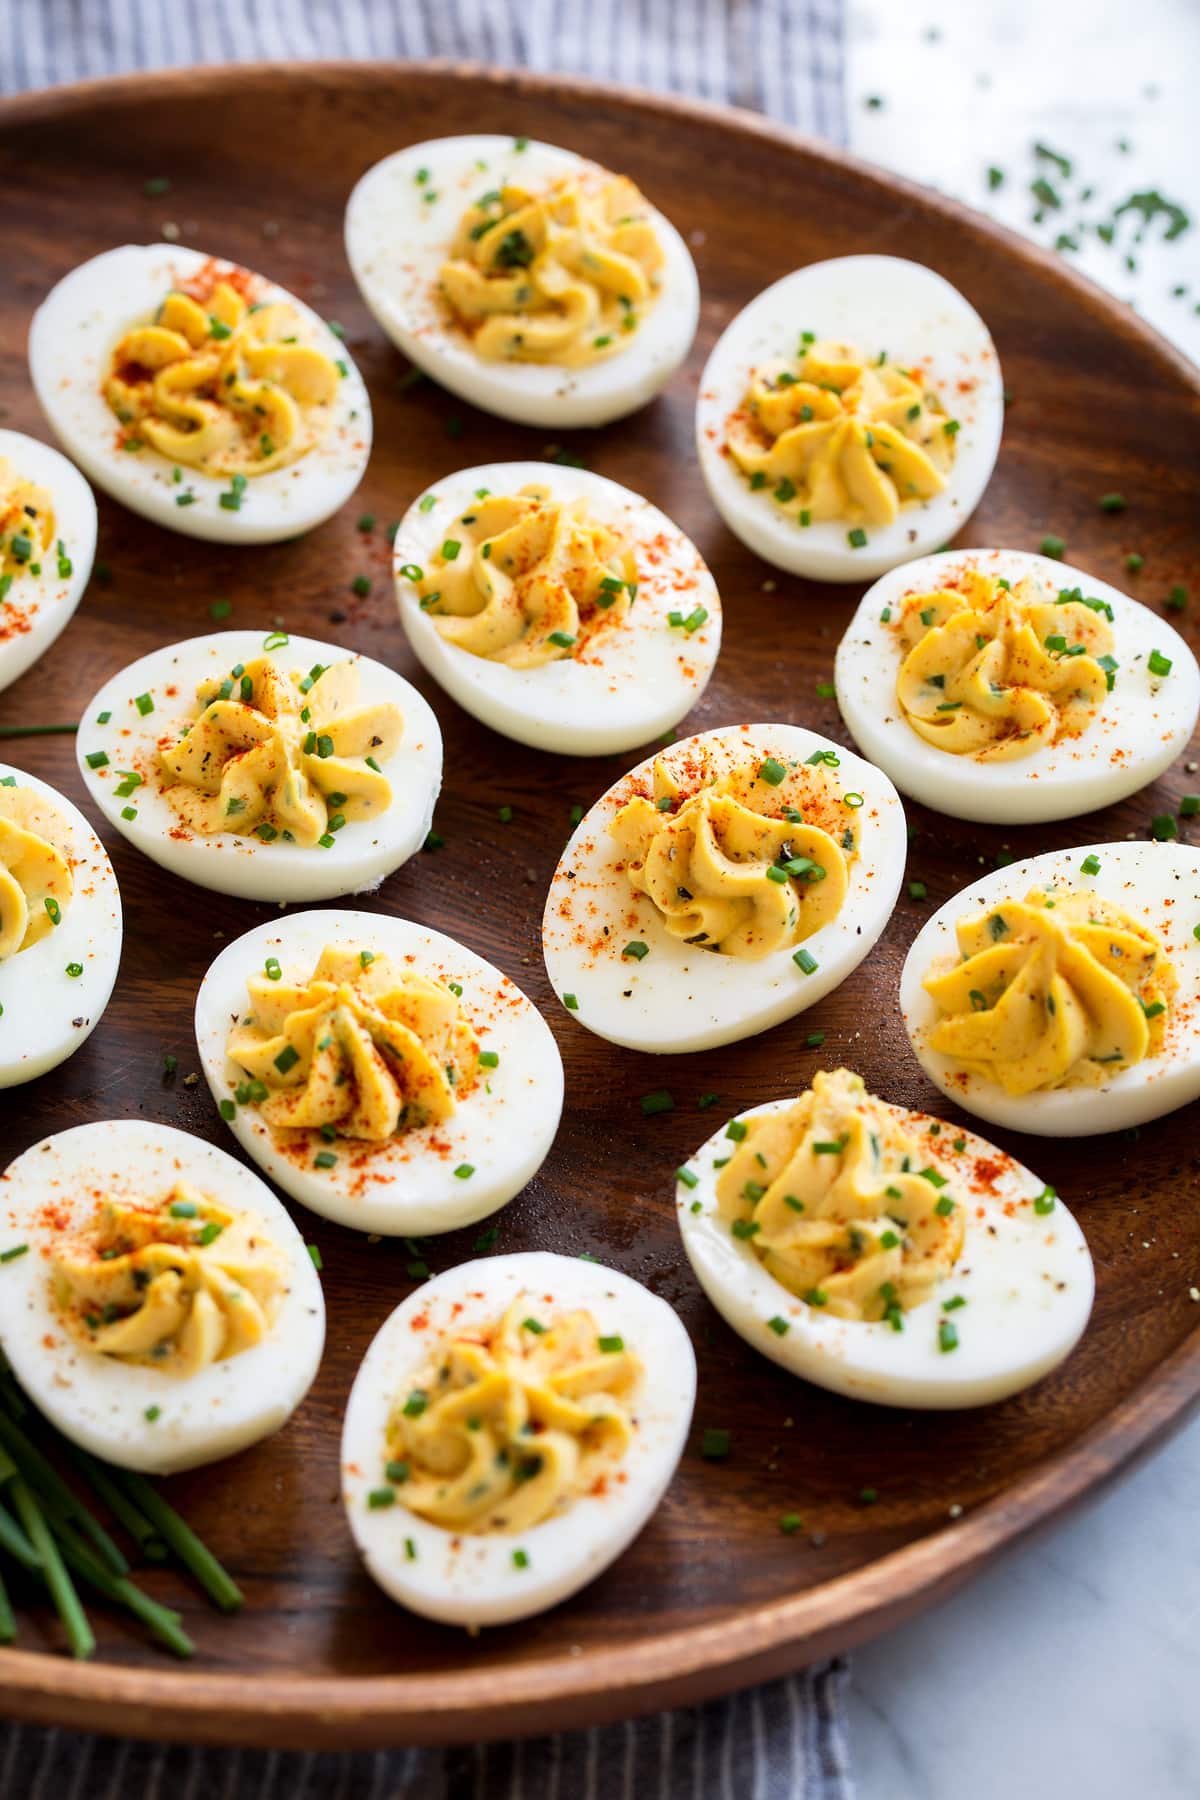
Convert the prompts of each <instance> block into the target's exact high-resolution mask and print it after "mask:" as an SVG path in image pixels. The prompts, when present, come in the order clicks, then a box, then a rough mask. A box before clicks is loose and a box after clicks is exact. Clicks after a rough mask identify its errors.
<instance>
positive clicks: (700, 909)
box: [609, 757, 861, 957]
mask: <svg viewBox="0 0 1200 1800" xmlns="http://www.w3.org/2000/svg"><path fill="white" fill-rule="evenodd" d="M814 781H815V777H814V775H813V771H812V770H810V769H808V768H807V767H806V768H805V769H804V771H803V776H802V777H801V774H800V771H797V770H792V771H790V772H789V771H788V770H787V769H786V768H785V767H784V765H783V764H782V763H778V762H776V761H775V760H774V759H773V758H767V759H765V760H764V761H763V762H761V763H756V764H747V765H745V766H743V767H740V768H737V769H734V770H731V771H730V772H729V773H728V774H725V775H722V776H719V777H718V778H717V779H716V780H714V781H712V782H711V783H710V784H709V785H707V786H703V787H700V788H699V789H698V790H697V791H696V792H695V793H693V794H692V795H691V796H690V798H687V799H684V798H683V793H682V789H681V787H680V784H679V783H678V782H677V780H676V779H675V778H674V777H673V776H672V774H671V772H670V770H669V769H668V767H667V766H666V763H665V761H664V759H663V758H662V757H659V758H658V759H657V761H656V762H655V765H654V799H653V801H651V800H647V799H646V798H645V797H644V796H643V795H640V794H639V795H636V796H635V797H634V798H633V799H632V800H630V801H629V802H628V803H627V804H626V805H625V806H623V807H622V808H621V810H620V812H618V814H617V816H616V818H615V819H614V820H613V822H612V825H611V826H610V827H609V835H610V836H611V837H613V838H615V840H616V842H617V843H618V844H619V845H620V847H621V849H622V851H623V852H624V854H625V857H626V863H625V873H626V875H627V877H628V879H629V884H630V886H631V887H632V888H633V890H634V892H635V893H637V894H645V895H646V896H647V897H648V898H649V899H650V900H651V901H653V903H654V907H655V910H656V912H657V913H658V915H659V917H660V919H661V920H662V923H663V924H664V926H665V927H666V929H667V931H668V932H670V934H671V936H672V937H677V938H682V939H683V941H684V943H687V944H701V945H703V946H704V947H705V948H706V949H710V950H719V951H723V952H724V953H725V954H726V955H728V956H743V957H759V956H769V955H770V954H771V952H772V951H775V950H782V949H785V948H788V947H790V946H791V945H793V944H798V943H801V942H802V941H803V940H804V939H805V938H807V937H811V936H812V934H813V933H814V932H815V931H819V930H820V929H821V927H822V925H826V924H828V922H829V920H830V919H833V918H835V917H836V916H837V913H838V912H839V911H840V909H841V906H842V902H843V901H844V900H845V898H846V891H847V887H848V885H849V877H848V858H850V857H853V856H854V854H855V853H856V851H855V845H856V841H857V834H856V828H855V826H854V825H853V823H852V822H850V821H851V820H852V812H850V811H847V813H846V820H847V823H846V825H845V827H844V829H843V830H842V838H841V843H840V844H839V843H838V842H837V841H836V840H835V838H834V837H832V836H831V835H830V833H829V832H828V831H826V830H824V829H823V828H822V827H821V826H820V825H817V824H814V823H809V822H806V820H805V815H804V812H803V810H802V806H801V805H800V804H797V802H802V803H807V801H808V799H809V797H810V794H811V790H812V786H813V783H814ZM822 785H825V784H822ZM850 798H851V800H853V801H856V802H857V803H858V804H859V805H861V796H859V795H853V796H851V797H850ZM838 804H839V802H838V801H837V799H836V797H835V796H834V795H833V794H832V792H830V793H828V794H826V795H825V796H824V806H825V808H826V809H827V810H833V808H834V807H835V806H836V805H838ZM843 846H844V847H843Z"/></svg>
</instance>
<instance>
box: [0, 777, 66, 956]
mask: <svg viewBox="0 0 1200 1800" xmlns="http://www.w3.org/2000/svg"><path fill="white" fill-rule="evenodd" d="M63 837H64V827H63V821H62V819H61V818H60V817H59V815H58V813H57V812H55V810H54V808H53V807H52V806H50V805H49V804H48V803H47V802H46V801H45V800H43V799H42V797H41V795H40V794H35V793H33V792H32V791H31V790H30V789H29V788H19V787H5V786H4V785H3V784H0V962H3V961H4V959H5V958H6V957H9V956H15V955H16V954H17V952H18V951H20V950H28V948H29V946H30V945H31V944H36V943H38V942H40V940H41V939H42V938H44V937H48V936H49V935H50V933H51V932H52V931H53V930H54V928H55V926H56V925H57V924H59V922H60V921H61V919H62V916H63V914H64V913H65V912H66V910H67V906H68V904H69V902H70V899H71V895H72V893H73V892H74V888H75V884H74V881H73V879H72V876H71V865H70V863H69V862H68V860H67V858H66V857H65V856H64V855H63V853H62V851H61V850H60V849H59V848H58V846H57V844H56V843H55V839H56V838H57V839H59V840H60V841H61V840H62V839H63Z"/></svg>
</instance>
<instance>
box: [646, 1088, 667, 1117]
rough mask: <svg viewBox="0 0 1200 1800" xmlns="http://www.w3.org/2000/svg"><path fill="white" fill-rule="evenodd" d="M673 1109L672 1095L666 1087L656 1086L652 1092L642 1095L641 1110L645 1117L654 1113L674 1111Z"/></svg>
mask: <svg viewBox="0 0 1200 1800" xmlns="http://www.w3.org/2000/svg"><path fill="white" fill-rule="evenodd" d="M674 1110H675V1100H674V1096H673V1095H671V1094H669V1093H668V1092H667V1090H666V1088H658V1089H656V1090H655V1092H654V1093H652V1094H643V1095H642V1111H643V1112H644V1113H645V1115H646V1117H647V1118H651V1117H653V1115H654V1114H655V1113H664V1112H674Z"/></svg>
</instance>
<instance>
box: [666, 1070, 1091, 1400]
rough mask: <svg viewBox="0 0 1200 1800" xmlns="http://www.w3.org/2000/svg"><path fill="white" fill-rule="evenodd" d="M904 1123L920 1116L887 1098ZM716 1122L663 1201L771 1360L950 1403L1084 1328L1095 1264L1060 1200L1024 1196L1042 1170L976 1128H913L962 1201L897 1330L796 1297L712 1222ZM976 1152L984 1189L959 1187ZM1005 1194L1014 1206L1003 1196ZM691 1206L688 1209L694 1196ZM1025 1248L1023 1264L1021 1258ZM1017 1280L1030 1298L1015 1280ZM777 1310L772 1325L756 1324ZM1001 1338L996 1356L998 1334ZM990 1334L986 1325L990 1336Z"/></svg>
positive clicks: (855, 1387)
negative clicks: (948, 1257)
mask: <svg viewBox="0 0 1200 1800" xmlns="http://www.w3.org/2000/svg"><path fill="white" fill-rule="evenodd" d="M794 1104H795V1099H794V1098H792V1097H789V1098H787V1099H784V1100H770V1101H767V1102H766V1103H765V1104H764V1105H761V1106H752V1107H749V1108H748V1109H747V1110H746V1111H745V1112H742V1113H739V1114H737V1115H736V1117H738V1118H740V1119H750V1118H754V1117H756V1116H758V1115H760V1114H763V1113H774V1112H782V1111H784V1110H786V1109H787V1108H788V1107H790V1106H793V1105H794ZM889 1110H890V1111H891V1112H893V1113H894V1114H895V1115H896V1117H897V1118H898V1119H899V1120H900V1121H901V1123H902V1124H904V1125H906V1126H909V1127H911V1126H912V1125H913V1124H914V1122H915V1121H920V1120H921V1119H922V1118H924V1117H925V1115H921V1114H916V1115H914V1114H912V1113H911V1112H910V1111H909V1110H908V1109H907V1108H905V1107H901V1106H892V1107H890V1108H889ZM952 1139H958V1140H965V1149H964V1151H963V1153H962V1157H961V1161H960V1159H959V1157H958V1156H957V1155H954V1156H949V1155H947V1149H948V1145H949V1142H950V1141H951V1140H952ZM729 1149H730V1145H729V1141H728V1139H727V1137H726V1126H725V1125H722V1127H721V1128H720V1130H719V1131H716V1132H714V1133H713V1135H712V1137H710V1138H708V1139H707V1140H706V1141H705V1143H703V1144H702V1145H701V1146H700V1148H699V1149H698V1150H697V1151H696V1152H695V1153H694V1154H693V1155H692V1156H690V1157H688V1158H687V1161H686V1163H685V1164H684V1167H685V1168H687V1169H689V1170H691V1171H692V1173H693V1174H695V1175H697V1176H698V1177H699V1181H698V1184H697V1185H696V1186H695V1187H688V1186H687V1185H686V1184H685V1183H684V1182H682V1181H680V1182H677V1183H676V1188H675V1210H676V1217H677V1219H678V1223H679V1230H680V1235H681V1237H682V1239H683V1247H684V1250H685V1251H686V1253H687V1257H688V1260H689V1262H690V1263H691V1265H692V1269H693V1270H694V1272H695V1275H696V1278H697V1279H698V1281H699V1282H700V1285H701V1286H702V1287H703V1289H704V1291H705V1293H706V1294H707V1295H708V1297H709V1299H710V1300H711V1301H712V1303H713V1305H714V1306H715V1307H716V1309H717V1311H718V1312H719V1313H720V1314H721V1316H722V1318H723V1319H724V1320H725V1322H726V1323H727V1324H728V1325H729V1326H731V1327H732V1329H733V1330H734V1331H736V1332H737V1333H738V1335H739V1336H740V1337H742V1338H744V1340H745V1341H746V1343H747V1344H749V1345H750V1347H751V1349H753V1350H757V1351H759V1352H760V1354H761V1355H763V1356H767V1357H769V1358H770V1359H771V1361H772V1362H775V1363H779V1364H780V1365H781V1366H782V1367H783V1368H785V1369H787V1370H788V1371H789V1372H790V1373H791V1374H793V1375H798V1376H800V1377H801V1378H802V1379H804V1380H806V1381H811V1382H814V1383H815V1384H816V1385H817V1386H818V1387H823V1388H828V1389H829V1390H830V1391H831V1392H833V1393H836V1394H844V1395H846V1396H847V1397H848V1398H850V1399H853V1400H866V1401H872V1402H875V1403H876V1404H880V1405H885V1406H911V1407H922V1408H928V1409H950V1408H958V1407H967V1406H985V1405H989V1404H991V1403H992V1402H993V1401H996V1400H1002V1399H1004V1398H1006V1397H1007V1396H1008V1395H1009V1394H1014V1393H1017V1392H1018V1391H1019V1390H1020V1389H1021V1388H1024V1387H1028V1386H1030V1385H1031V1383H1033V1382H1035V1381H1038V1380H1040V1379H1041V1378H1042V1376H1043V1375H1046V1374H1048V1373H1049V1371H1050V1370H1051V1369H1053V1368H1055V1367H1056V1366H1057V1365H1058V1364H1059V1363H1060V1362H1062V1361H1063V1359H1064V1358H1065V1357H1067V1356H1068V1355H1069V1354H1070V1352H1071V1351H1072V1350H1073V1349H1074V1347H1075V1345H1076V1344H1077V1343H1078V1341H1079V1339H1080V1337H1081V1336H1082V1335H1083V1331H1084V1328H1085V1327H1086V1325H1087V1322H1088V1317H1089V1314H1090V1312H1091V1306H1092V1297H1093V1293H1094V1290H1095V1273H1094V1269H1093V1265H1092V1258H1091V1254H1090V1252H1089V1250H1088V1247H1087V1242H1086V1240H1085V1238H1084V1235H1083V1233H1082V1231H1081V1230H1080V1228H1079V1225H1078V1222H1077V1221H1076V1219H1075V1218H1074V1216H1073V1214H1072V1213H1071V1212H1070V1211H1068V1209H1067V1207H1066V1206H1064V1204H1063V1202H1062V1201H1061V1200H1060V1199H1056V1201H1055V1204H1054V1208H1053V1210H1052V1211H1051V1212H1049V1213H1047V1214H1046V1215H1044V1217H1040V1216H1038V1215H1036V1214H1035V1213H1034V1212H1033V1209H1032V1201H1033V1198H1034V1197H1035V1196H1036V1195H1039V1194H1040V1193H1041V1192H1042V1189H1043V1185H1044V1184H1043V1183H1042V1182H1041V1181H1040V1180H1039V1179H1038V1177H1037V1176H1036V1175H1034V1174H1032V1173H1031V1172H1030V1171H1029V1170H1028V1169H1027V1168H1025V1167H1023V1165H1022V1164H1020V1163H1018V1162H1015V1161H1012V1160H1010V1159H1009V1158H1008V1157H1003V1156H1001V1155H1000V1153H998V1152H997V1151H996V1150H995V1148H994V1147H993V1146H992V1145H991V1144H989V1143H988V1142H987V1141H986V1139H983V1138H980V1137H977V1136H976V1134H975V1133H974V1132H972V1131H968V1130H966V1129H963V1128H960V1127H958V1126H949V1125H947V1126H945V1127H943V1131H942V1134H941V1138H940V1139H939V1137H937V1136H934V1137H932V1138H930V1137H928V1136H927V1137H926V1138H925V1139H924V1140H923V1151H924V1152H925V1153H927V1154H928V1156H929V1158H930V1161H931V1162H932V1163H934V1164H935V1165H937V1166H940V1167H941V1169H942V1171H943V1173H944V1174H946V1175H947V1176H949V1178H950V1183H951V1185H950V1187H949V1188H948V1189H947V1191H948V1192H950V1193H951V1194H953V1195H955V1196H956V1198H957V1199H958V1201H959V1204H960V1205H962V1206H963V1207H964V1212H965V1236H964V1240H963V1249H962V1253H961V1255H960V1257H959V1259H958V1261H957V1263H956V1264H955V1265H954V1269H953V1271H952V1272H951V1273H950V1274H949V1275H948V1276H947V1277H946V1279H945V1281H944V1282H943V1283H941V1284H940V1285H939V1287H938V1289H937V1290H936V1291H935V1293H934V1294H933V1295H932V1296H931V1298H930V1299H929V1300H927V1301H925V1302H924V1303H923V1304H922V1305H920V1306H916V1307H913V1308H911V1309H910V1310H908V1311H906V1312H905V1314H904V1329H903V1330H902V1331H899V1332H897V1331H894V1330H893V1329H892V1327H891V1325H890V1324H888V1323H887V1321H886V1320H880V1321H877V1322H869V1321H866V1320H862V1319H840V1318H835V1317H833V1316H832V1315H830V1314H827V1313H823V1312H821V1311H820V1310H819V1309H818V1308H816V1307H812V1306H809V1305H807V1304H806V1303H805V1302H804V1301H803V1300H800V1299H797V1297H796V1296H795V1295H794V1294H792V1293H791V1292H790V1290H789V1289H788V1288H786V1287H784V1285H783V1284H782V1282H779V1281H776V1280H775V1278H774V1276H773V1275H771V1274H770V1273H769V1272H768V1270H767V1269H766V1268H765V1266H764V1265H763V1263H762V1262H761V1261H760V1260H759V1258H758V1257H757V1256H756V1255H755V1253H754V1250H753V1247H752V1245H751V1244H750V1243H749V1242H748V1241H742V1240H739V1239H737V1238H735V1237H734V1236H733V1234H732V1232H730V1231H729V1230H728V1229H727V1228H726V1227H725V1226H724V1225H723V1224H722V1222H721V1220H720V1215H719V1212H718V1205H717V1192H716V1188H717V1173H718V1172H717V1171H716V1170H715V1169H714V1168H713V1161H714V1158H720V1157H724V1156H727V1155H728V1153H729ZM976 1159H983V1160H985V1161H987V1162H988V1163H989V1164H992V1163H995V1162H996V1161H997V1160H998V1161H1000V1162H1001V1164H1002V1168H1001V1171H1000V1173H999V1174H998V1175H996V1177H995V1180H994V1184H993V1190H994V1191H992V1192H990V1193H989V1192H984V1193H979V1192H976V1191H974V1190H972V1189H968V1191H967V1192H964V1190H963V1188H962V1187H961V1186H960V1185H958V1184H957V1183H956V1182H955V1172H956V1170H959V1171H961V1169H962V1168H963V1166H964V1165H965V1166H967V1167H969V1166H970V1165H971V1164H972V1163H973V1162H974V1161H975V1160H976ZM1012 1203H1016V1204H1017V1205H1018V1206H1019V1207H1020V1211H1019V1213H1015V1212H1014V1213H1013V1214H1011V1215H1010V1214H1009V1213H1008V1212H1007V1211H1006V1207H1007V1206H1009V1205H1010V1204H1012ZM695 1206H699V1208H700V1210H699V1211H698V1212H694V1211H693V1210H692V1209H693V1207H695ZM1026 1258H1029V1259H1030V1266H1029V1269H1028V1271H1026V1269H1025V1268H1024V1267H1023V1264H1024V1262H1025V1259H1026ZM1022 1277H1024V1278H1025V1279H1027V1282H1028V1291H1029V1297H1030V1300H1031V1302H1032V1303H1031V1304H1025V1303H1024V1302H1023V1301H1022V1298H1021V1292H1020V1288H1019V1286H1018V1285H1017V1283H1019V1280H1020V1279H1021V1278H1022ZM957 1295H962V1297H963V1298H964V1299H965V1300H966V1302H967V1304H966V1305H965V1306H964V1307H963V1308H962V1309H961V1310H957V1309H956V1310H955V1311H954V1312H953V1313H951V1314H949V1315H943V1314H942V1311H941V1305H942V1300H943V1299H949V1298H950V1297H951V1296H957ZM943 1316H948V1317H950V1318H951V1319H953V1321H954V1323H955V1326H956V1329H957V1332H958V1345H957V1347H956V1348H955V1349H954V1350H951V1351H949V1352H943V1351H942V1350H941V1349H940V1348H939V1345H938V1325H939V1321H940V1320H941V1318H942V1317H943ZM772 1318H782V1319H785V1320H786V1321H787V1325H788V1330H787V1331H786V1332H784V1333H782V1334H780V1333H778V1332H776V1331H773V1330H772V1329H771V1327H770V1325H769V1324H768V1321H769V1320H770V1319H772ZM1000 1332H1002V1333H1004V1334H1005V1339H1006V1342H1007V1344H1008V1345H1009V1346H1010V1347H1011V1351H1012V1356H1011V1360H1009V1359H999V1358H997V1356H996V1350H995V1335H994V1334H996V1333H1000ZM989 1334H992V1335H991V1336H989Z"/></svg>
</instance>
